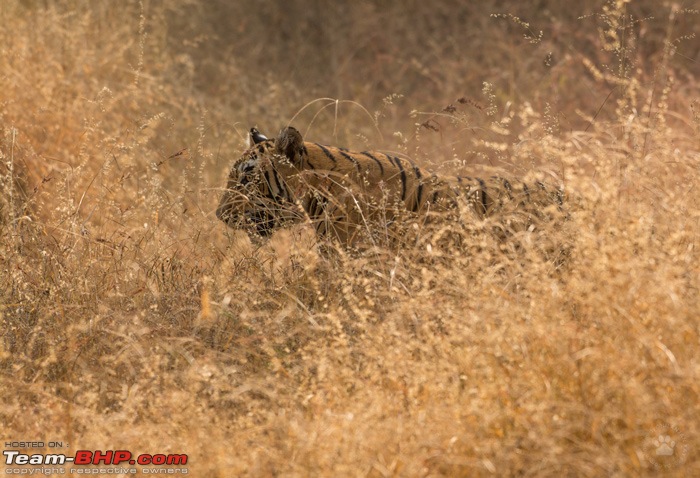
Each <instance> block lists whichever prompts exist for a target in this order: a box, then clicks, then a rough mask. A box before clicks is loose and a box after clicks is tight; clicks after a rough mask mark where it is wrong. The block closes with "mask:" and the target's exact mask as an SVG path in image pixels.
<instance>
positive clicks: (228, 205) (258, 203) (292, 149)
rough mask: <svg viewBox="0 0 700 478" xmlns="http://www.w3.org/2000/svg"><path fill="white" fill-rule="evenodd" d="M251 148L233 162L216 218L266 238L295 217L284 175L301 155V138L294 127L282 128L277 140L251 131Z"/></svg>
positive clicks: (290, 170)
mask: <svg viewBox="0 0 700 478" xmlns="http://www.w3.org/2000/svg"><path fill="white" fill-rule="evenodd" d="M249 139H250V143H249V144H250V147H249V148H248V149H247V150H246V151H245V152H244V153H243V155H242V156H241V157H240V158H239V159H238V160H237V161H235V162H234V164H233V166H232V167H231V171H230V173H229V176H228V182H227V184H226V190H225V191H224V193H223V195H222V196H221V201H220V202H219V207H218V208H217V209H216V217H218V218H219V219H220V220H221V221H223V222H224V223H226V225H228V226H229V227H231V228H232V229H237V230H245V231H246V232H248V233H249V234H252V235H257V236H262V237H267V236H269V235H271V234H272V232H274V230H275V229H277V228H279V227H281V226H283V225H284V224H285V223H289V222H292V221H294V220H296V219H298V216H299V213H298V212H297V211H296V210H295V207H294V200H295V198H294V197H292V194H291V192H290V190H289V187H288V185H287V181H286V178H288V177H290V175H293V174H294V173H295V172H296V171H297V168H296V165H298V164H300V163H301V160H302V157H303V154H304V149H305V148H304V141H303V138H302V136H301V134H300V133H299V131H297V130H296V129H295V128H293V127H291V126H289V127H287V128H284V129H283V130H282V131H281V132H280V134H279V136H278V137H277V138H276V139H268V138H267V137H265V136H264V135H263V134H261V133H260V132H259V131H258V130H257V129H255V128H253V129H251V130H250V138H249Z"/></svg>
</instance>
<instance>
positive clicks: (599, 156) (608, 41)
mask: <svg viewBox="0 0 700 478" xmlns="http://www.w3.org/2000/svg"><path fill="white" fill-rule="evenodd" d="M685 3H687V2H685ZM685 3H684V2H679V4H676V3H672V2H659V1H656V0H638V1H631V2H625V1H622V0H617V1H610V2H607V1H606V2H602V1H599V2H577V3H576V4H572V3H571V2H554V1H537V2H515V1H508V2H503V1H495V0H494V1H484V2H456V1H455V2H451V1H439V2H419V1H405V2H380V1H365V2H352V3H351V2H321V1H313V2H302V1H291V2H281V1H272V0H265V1H256V2H252V1H251V2H225V1H223V0H222V1H214V2H197V1H194V0H192V1H187V0H183V1H181V2H178V3H177V4H176V3H173V2H159V1H146V0H143V1H140V2H139V1H125V2H87V1H81V0H75V1H69V0H62V1H56V2H44V1H39V0H34V1H32V0H24V1H22V0H8V1H5V2H3V5H2V7H1V8H0V22H2V25H3V28H2V29H0V41H1V42H2V44H3V49H2V50H1V51H0V67H1V68H0V78H1V81H2V85H3V87H2V88H1V89H0V105H1V108H0V128H1V129H2V135H1V136H0V189H1V191H2V196H1V197H0V228H2V229H1V230H0V322H1V323H2V341H1V342H0V386H1V389H2V390H3V393H2V394H0V423H1V424H2V427H3V429H4V430H5V431H6V432H5V438H6V439H8V440H30V439H31V440H45V441H48V440H63V441H66V442H69V443H70V449H69V451H68V453H70V451H71V450H72V451H74V450H77V449H80V448H84V449H102V450H104V449H130V450H132V451H134V452H135V453H188V454H189V456H190V464H189V469H190V472H191V473H192V474H194V475H196V476H221V477H224V476H237V475H245V476H268V475H284V476H480V475H496V476H504V475H506V476H507V475H532V476H607V475H615V476H645V475H654V474H656V473H658V471H659V468H662V469H663V468H668V470H669V471H670V472H671V473H676V474H678V475H679V476H698V475H700V460H699V459H698V457H699V456H700V455H699V453H700V439H699V438H698V437H700V416H699V411H698V408H697V404H698V403H699V401H700V397H699V396H698V395H699V392H700V387H699V386H698V383H700V380H699V378H700V361H699V360H700V359H699V357H700V353H698V345H699V344H700V321H699V314H700V294H699V292H700V290H699V289H700V266H699V264H700V257H699V254H698V249H699V246H700V244H698V241H699V238H700V212H699V210H698V208H697V204H699V203H700V186H699V184H698V171H699V170H700V169H699V168H700V152H699V150H700V82H698V77H699V76H700V65H699V63H698V58H700V41H699V40H698V35H699V34H700V31H699V30H700V27H699V25H700V22H699V21H698V15H699V13H698V12H696V11H692V10H689V9H686V8H684V5H685ZM287 122H293V123H294V124H295V125H297V127H299V128H300V129H301V130H302V132H303V133H304V136H305V137H309V138H313V139H315V140H318V141H321V142H324V143H329V144H337V145H344V146H348V147H356V148H362V149H366V148H367V146H371V147H372V148H373V149H384V150H387V151H398V152H401V153H404V154H407V155H409V156H411V157H412V158H414V159H415V160H416V161H417V162H418V163H420V164H421V165H424V166H425V167H427V168H430V169H433V170H435V171H438V172H443V173H459V172H467V171H468V172H470V173H471V172H473V171H479V170H482V169H484V168H491V167H494V166H495V167H500V168H505V169H507V170H508V171H509V172H510V173H512V174H526V173H528V172H530V171H532V170H534V169H537V170H545V171H550V172H552V174H555V175H556V176H557V177H560V178H563V181H564V183H565V186H566V189H567V191H568V193H569V195H570V196H571V197H572V198H574V199H573V201H575V204H576V207H575V208H574V209H573V212H572V213H571V218H570V220H569V221H568V223H567V224H566V226H565V227H563V228H556V229H549V230H543V231H534V232H530V233H523V235H522V236H521V237H519V238H518V241H517V245H518V247H517V248H516V247H514V246H508V245H505V246H504V245H503V244H502V243H501V242H500V241H499V240H497V239H496V238H494V237H493V235H492V234H490V233H489V231H490V226H491V224H489V223H488V222H486V221H474V222H470V223H465V224H460V225H457V224H442V225H441V227H436V228H434V229H431V230H428V231H426V232H425V234H423V235H422V236H421V237H422V239H421V240H420V241H419V242H418V243H417V244H415V245H411V247H408V246H407V247H405V248H402V249H400V250H398V251H396V250H390V249H384V248H374V249H371V250H369V251H366V252H365V253H363V254H352V253H348V252H347V251H345V250H343V249H334V250H333V251H332V252H331V253H324V254H321V253H319V252H318V247H317V246H316V244H315V243H314V238H313V234H309V231H307V230H305V229H304V228H303V227H298V228H292V229H289V230H287V231H283V232H280V233H278V234H276V235H275V236H273V237H272V239H271V240H270V242H269V243H268V244H267V245H265V246H264V247H260V248H256V247H254V246H253V245H251V243H250V241H249V240H248V238H247V237H246V236H245V235H239V234H235V233H231V232H230V231H227V230H226V228H225V226H224V225H223V224H221V223H220V222H219V221H218V220H217V219H216V218H215V215H214V210H215V207H216V204H217V201H218V198H219V195H220V194H221V188H222V187H223V185H224V183H225V178H226V172H227V169H228V166H229V165H230V162H231V161H232V160H233V159H235V158H236V157H237V156H238V155H239V154H240V152H241V151H242V148H243V141H244V137H245V132H246V131H247V130H248V129H249V128H250V127H251V126H258V127H260V129H263V130H266V131H276V130H277V129H279V128H280V127H281V126H283V125H284V124H286V123H287ZM446 231H447V232H449V233H450V234H444V232H446ZM455 234H457V235H458V236H459V237H460V240H459V241H455V245H454V246H453V247H452V248H445V247H436V245H438V244H442V243H444V241H443V238H444V237H452V238H453V237H454V235H455ZM450 240H452V239H450ZM441 241H442V242H441ZM548 241H556V243H564V244H566V245H567V249H568V251H569V254H568V259H567V261H566V263H565V264H564V265H563V266H562V265H561V264H560V263H558V262H556V263H555V262H553V261H550V260H548V259H547V256H546V255H543V254H540V253H539V251H540V250H541V248H542V244H543V243H547V242H548ZM326 249H333V247H332V245H326ZM667 426H670V427H671V428H670V429H666V428H664V427H667ZM659 431H663V433H667V432H668V433H669V434H670V435H673V438H674V442H675V445H674V446H675V449H674V455H672V456H671V457H664V456H661V457H660V456H657V455H656V454H655V449H656V448H655V446H654V444H653V443H652V442H651V441H650V437H654V436H655V435H656V434H657V433H659Z"/></svg>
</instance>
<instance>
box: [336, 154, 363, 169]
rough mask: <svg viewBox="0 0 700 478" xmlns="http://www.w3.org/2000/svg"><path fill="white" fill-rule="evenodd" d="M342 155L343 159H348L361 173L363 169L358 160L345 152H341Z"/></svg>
mask: <svg viewBox="0 0 700 478" xmlns="http://www.w3.org/2000/svg"><path fill="white" fill-rule="evenodd" d="M340 155H341V156H342V157H344V158H345V159H347V160H348V161H351V162H352V163H353V164H354V165H355V167H356V168H357V172H358V173H359V172H361V170H362V168H361V167H360V162H359V161H358V160H357V159H355V158H353V157H352V156H350V155H349V154H348V153H346V152H345V151H343V150H340Z"/></svg>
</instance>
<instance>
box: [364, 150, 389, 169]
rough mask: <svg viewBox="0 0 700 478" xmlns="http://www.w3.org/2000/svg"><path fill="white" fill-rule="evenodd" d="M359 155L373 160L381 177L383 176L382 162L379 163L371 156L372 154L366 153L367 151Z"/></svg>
mask: <svg viewBox="0 0 700 478" xmlns="http://www.w3.org/2000/svg"><path fill="white" fill-rule="evenodd" d="M360 154H364V155H365V156H367V157H368V158H370V159H372V160H374V162H375V163H377V166H379V172H380V173H381V174H382V175H383V174H384V166H382V162H381V161H379V160H378V159H377V158H375V157H374V156H372V154H370V153H369V152H367V151H362V152H361V153H360Z"/></svg>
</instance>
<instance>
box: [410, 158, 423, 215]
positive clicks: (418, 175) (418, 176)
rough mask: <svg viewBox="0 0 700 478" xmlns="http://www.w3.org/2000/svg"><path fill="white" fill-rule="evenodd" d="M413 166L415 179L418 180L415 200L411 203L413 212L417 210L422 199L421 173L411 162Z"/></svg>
mask: <svg viewBox="0 0 700 478" xmlns="http://www.w3.org/2000/svg"><path fill="white" fill-rule="evenodd" d="M411 165H412V166H413V172H414V173H415V175H416V180H417V181H418V189H416V202H415V204H414V205H413V212H418V209H419V208H420V202H421V200H422V199H423V175H422V174H421V173H420V169H419V168H418V166H416V165H415V164H413V163H411Z"/></svg>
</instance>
